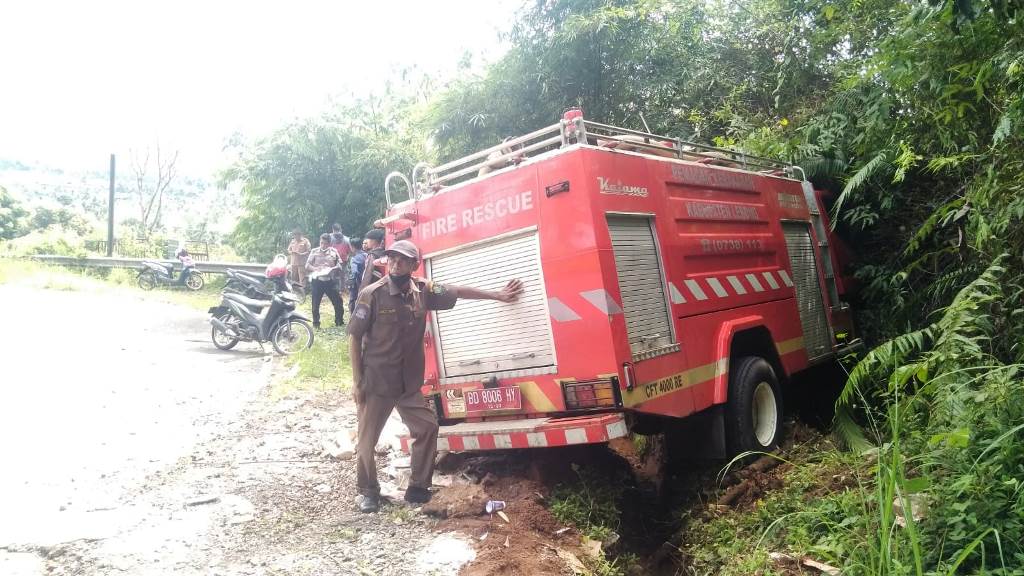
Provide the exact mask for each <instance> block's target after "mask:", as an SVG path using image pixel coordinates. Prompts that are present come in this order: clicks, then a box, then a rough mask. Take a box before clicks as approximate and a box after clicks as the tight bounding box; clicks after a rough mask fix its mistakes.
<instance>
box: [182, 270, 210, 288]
mask: <svg viewBox="0 0 1024 576" xmlns="http://www.w3.org/2000/svg"><path fill="white" fill-rule="evenodd" d="M205 285H206V279H204V278H203V274H202V272H192V273H191V274H189V275H188V279H186V280H185V286H188V289H189V290H192V291H193V292H198V291H199V290H202V289H203V286H205Z"/></svg>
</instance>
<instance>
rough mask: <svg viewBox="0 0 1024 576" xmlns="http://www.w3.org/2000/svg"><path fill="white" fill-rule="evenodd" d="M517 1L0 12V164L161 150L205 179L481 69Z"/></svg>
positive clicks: (299, 0) (98, 6)
mask: <svg viewBox="0 0 1024 576" xmlns="http://www.w3.org/2000/svg"><path fill="white" fill-rule="evenodd" d="M522 1H523V0H485V1H484V0H477V1H473V0H433V1H414V0H410V1H406V0H361V1H358V2H357V1H344V0H338V1H334V2H329V1H322V2H321V1H313V0H291V1H289V2H260V1H245V2H243V1H224V0H205V1H202V2H200V1H194V0H173V1H172V0H163V1H161V2H154V1H146V0H136V1H125V2H114V1H92V2H82V1H75V0H68V1H62V2H57V1H47V0H32V1H17V0H12V1H8V2H2V3H0V157H6V158H15V159H21V160H27V161H41V162H45V163H47V164H51V165H56V166H64V167H68V168H83V167H87V166H96V167H97V168H98V169H100V170H103V169H105V167H106V165H107V162H108V158H109V154H110V153H111V152H114V153H118V154H119V155H123V154H127V150H128V148H129V147H136V148H139V147H143V146H145V145H146V143H148V142H153V141H155V140H156V139H157V138H159V139H160V140H161V141H162V142H164V143H166V145H167V146H169V147H172V146H173V147H177V148H179V149H180V150H181V164H182V165H183V166H182V168H184V169H185V170H187V171H188V172H190V173H192V174H194V175H198V176H205V175H208V173H209V172H211V171H212V170H214V169H216V168H218V167H219V166H220V164H221V163H222V162H223V159H222V158H221V156H220V153H219V151H220V149H221V147H222V145H223V142H224V140H225V138H226V137H228V136H229V135H231V134H232V133H234V132H235V131H240V132H242V133H243V134H245V135H247V136H258V135H260V134H262V133H266V132H267V131H269V130H272V129H273V128H275V127H276V126H279V125H281V124H282V123H283V122H285V121H287V120H288V119H290V118H293V117H296V116H306V115H310V114H315V113H317V112H318V111H320V110H322V109H324V107H325V105H326V102H327V100H328V98H329V97H330V96H331V95H337V94H342V95H344V94H348V93H351V92H352V91H353V90H354V91H358V92H366V91H369V90H370V89H372V88H373V87H375V86H379V85H380V84H381V83H382V80H383V79H384V78H386V77H387V76H388V75H389V74H390V73H392V72H393V71H394V70H396V69H398V68H402V67H408V66H417V67H419V68H421V69H424V70H427V71H437V72H439V73H440V74H451V73H452V70H453V68H454V66H455V64H456V62H457V61H458V59H459V58H460V57H461V55H462V54H463V53H464V52H465V51H466V50H470V51H472V52H474V53H475V54H484V55H485V56H486V57H487V58H490V59H493V58H495V57H496V56H498V55H500V53H501V51H502V50H503V47H502V46H500V45H499V43H498V41H497V32H498V31H499V30H503V29H505V28H507V26H508V24H509V23H510V22H511V19H512V16H513V15H514V13H515V11H516V10H517V9H518V8H519V7H520V6H521V5H522Z"/></svg>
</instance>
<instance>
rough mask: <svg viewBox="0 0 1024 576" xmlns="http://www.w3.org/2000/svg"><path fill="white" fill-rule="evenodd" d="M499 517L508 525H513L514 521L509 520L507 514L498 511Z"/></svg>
mask: <svg viewBox="0 0 1024 576" xmlns="http://www.w3.org/2000/svg"><path fill="white" fill-rule="evenodd" d="M498 516H501V519H502V520H504V521H505V523H506V524H511V523H512V521H511V520H509V519H508V516H507V515H505V513H504V512H502V511H501V510H498Z"/></svg>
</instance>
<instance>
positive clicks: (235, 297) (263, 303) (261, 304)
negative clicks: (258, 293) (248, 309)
mask: <svg viewBox="0 0 1024 576" xmlns="http://www.w3.org/2000/svg"><path fill="white" fill-rule="evenodd" d="M224 297H225V298H227V299H228V300H231V301H232V302H238V303H239V304H242V305H244V306H252V307H256V308H266V307H267V306H270V303H271V301H270V300H256V299H253V298H246V297H245V296H242V295H241V294H232V293H229V292H225V293H224Z"/></svg>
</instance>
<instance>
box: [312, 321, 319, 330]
mask: <svg viewBox="0 0 1024 576" xmlns="http://www.w3.org/2000/svg"><path fill="white" fill-rule="evenodd" d="M313 329H314V330H319V329H320V323H319V322H314V323H313Z"/></svg>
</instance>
